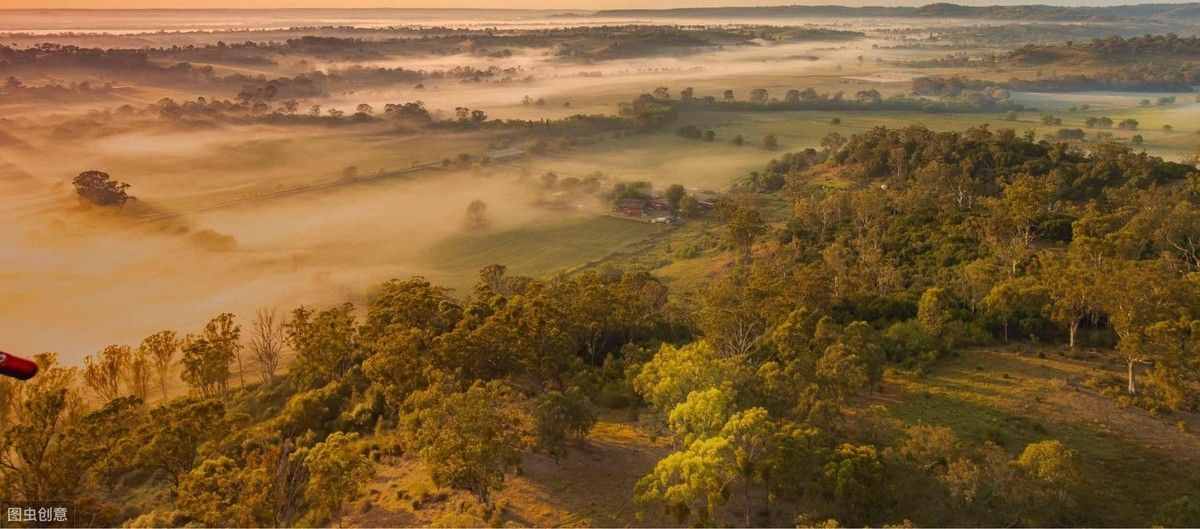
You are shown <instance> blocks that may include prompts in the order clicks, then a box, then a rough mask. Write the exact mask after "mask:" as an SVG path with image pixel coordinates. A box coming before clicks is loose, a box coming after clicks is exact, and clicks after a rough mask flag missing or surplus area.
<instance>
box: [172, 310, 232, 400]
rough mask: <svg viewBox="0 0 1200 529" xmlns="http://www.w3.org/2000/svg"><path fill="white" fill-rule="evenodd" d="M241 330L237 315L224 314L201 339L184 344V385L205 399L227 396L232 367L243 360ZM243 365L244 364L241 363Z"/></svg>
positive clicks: (212, 323)
mask: <svg viewBox="0 0 1200 529" xmlns="http://www.w3.org/2000/svg"><path fill="white" fill-rule="evenodd" d="M240 336H241V327H239V326H238V325H237V324H235V323H234V320H233V314H229V313H222V314H220V315H218V316H217V317H215V318H213V319H212V320H210V321H209V322H208V324H207V325H205V327H204V330H203V331H201V333H200V334H199V335H196V336H192V335H188V336H187V337H186V338H184V341H183V347H182V350H183V376H182V378H183V381H184V382H186V383H187V384H188V385H190V386H192V388H193V389H195V390H197V391H199V392H200V394H201V395H203V396H204V397H206V398H208V397H216V396H219V395H224V394H225V392H226V390H227V389H228V384H229V375H230V374H231V373H230V371H229V368H230V366H231V365H232V364H233V363H234V361H235V360H237V359H239V358H240V356H239V355H238V353H237V352H238V350H239V349H240V348H241V344H239V343H238V339H239V338H240ZM239 363H240V362H239Z"/></svg>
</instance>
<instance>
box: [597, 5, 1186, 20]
mask: <svg viewBox="0 0 1200 529" xmlns="http://www.w3.org/2000/svg"><path fill="white" fill-rule="evenodd" d="M594 16H598V17H659V18H669V17H670V18H681V17H682V18H735V17H740V18H776V17H928V18H980V19H1008V20H1024V21H1029V20H1040V21H1083V20H1119V19H1146V18H1152V19H1172V20H1178V19H1180V18H1200V3H1196V2H1192V3H1185V4H1131V5H1120V6H1103V7H1068V6H1050V5H1042V4H1030V5H1014V6H965V5H959V4H951V3H936V4H927V5H924V6H920V7H884V6H867V7H848V6H839V5H823V6H813V5H791V6H768V7H685V8H676V9H612V10H605V11H597V12H596V13H595V14H594Z"/></svg>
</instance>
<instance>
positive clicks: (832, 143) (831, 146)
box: [821, 132, 846, 153]
mask: <svg viewBox="0 0 1200 529" xmlns="http://www.w3.org/2000/svg"><path fill="white" fill-rule="evenodd" d="M845 144H846V138H845V137H844V136H842V135H841V134H838V133H837V132H830V133H829V134H826V135H825V137H824V138H821V148H823V149H825V150H826V151H828V152H831V153H833V152H837V150H838V149H841V148H842V146H843V145H845Z"/></svg>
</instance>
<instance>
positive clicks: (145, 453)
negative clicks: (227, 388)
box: [137, 399, 225, 489]
mask: <svg viewBox="0 0 1200 529" xmlns="http://www.w3.org/2000/svg"><path fill="white" fill-rule="evenodd" d="M224 416H225V406H224V405H223V404H221V402H219V401H217V400H212V399H206V400H195V399H183V400H173V401H170V402H168V403H167V404H165V405H163V406H159V407H157V408H153V409H151V410H150V420H149V421H148V422H147V423H146V425H145V427H144V429H143V431H142V432H140V434H139V440H140V448H138V453H137V460H138V461H139V462H140V463H141V465H142V466H143V467H145V468H148V469H151V470H156V471H160V472H162V473H165V474H166V475H167V477H168V478H170V479H171V483H172V484H173V485H174V487H175V488H176V489H178V487H179V485H180V483H181V482H182V481H183V478H184V476H185V475H187V473H188V472H190V471H191V470H192V467H194V466H195V463H196V454H197V453H198V452H199V450H200V445H202V444H203V443H204V442H205V441H207V440H208V439H210V438H212V436H214V435H216V434H219V433H221V432H222V429H221V428H222V419H223V418H224Z"/></svg>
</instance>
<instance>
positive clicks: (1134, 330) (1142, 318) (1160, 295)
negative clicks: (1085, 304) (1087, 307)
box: [1103, 262, 1178, 395]
mask: <svg viewBox="0 0 1200 529" xmlns="http://www.w3.org/2000/svg"><path fill="white" fill-rule="evenodd" d="M1106 279H1107V281H1106V285H1105V299H1104V301H1103V306H1104V309H1105V313H1107V314H1108V317H1109V321H1110V323H1111V324H1112V328H1113V331H1114V332H1115V333H1116V334H1117V338H1118V342H1117V352H1118V353H1120V355H1121V356H1122V357H1123V358H1124V360H1125V365H1126V372H1127V379H1128V385H1127V391H1128V392H1129V394H1130V395H1134V394H1136V393H1137V386H1136V384H1135V380H1134V379H1135V373H1134V370H1135V368H1136V366H1137V365H1138V364H1141V363H1144V362H1148V361H1150V360H1151V359H1152V358H1153V357H1154V354H1155V352H1156V350H1155V349H1154V348H1153V347H1151V343H1150V335H1149V330H1150V328H1151V326H1153V325H1154V324H1155V323H1158V322H1160V321H1163V320H1167V319H1172V316H1171V313H1172V311H1173V310H1174V309H1175V308H1176V307H1175V306H1174V304H1173V299H1172V298H1173V297H1174V295H1175V294H1177V293H1178V292H1176V291H1175V290H1174V287H1175V286H1176V285H1175V281H1173V280H1172V278H1171V277H1170V275H1169V274H1168V273H1165V272H1164V271H1163V270H1161V269H1160V268H1159V267H1158V264H1157V263H1153V262H1149V263H1143V262H1127V263H1124V264H1123V265H1122V266H1120V267H1119V268H1118V269H1117V270H1114V271H1113V272H1112V273H1110V274H1108V276H1107V278H1106Z"/></svg>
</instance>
